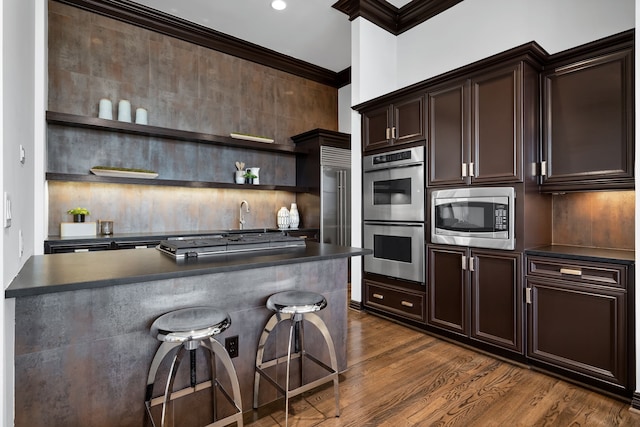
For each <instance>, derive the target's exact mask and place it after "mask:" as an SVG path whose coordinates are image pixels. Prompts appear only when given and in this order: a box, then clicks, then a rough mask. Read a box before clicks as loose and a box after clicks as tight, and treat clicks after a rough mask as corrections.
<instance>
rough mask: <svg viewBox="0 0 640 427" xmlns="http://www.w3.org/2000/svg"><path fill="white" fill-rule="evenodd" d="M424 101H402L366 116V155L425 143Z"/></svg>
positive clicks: (364, 125)
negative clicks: (383, 149)
mask: <svg viewBox="0 0 640 427" xmlns="http://www.w3.org/2000/svg"><path fill="white" fill-rule="evenodd" d="M424 122H425V117H424V97H423V96H421V95H420V96H417V97H411V98H408V99H402V100H398V101H396V102H394V103H393V104H391V105H385V106H383V107H378V108H374V109H372V110H370V111H363V113H362V127H363V135H362V136H363V139H362V141H363V147H362V149H363V151H370V150H377V149H380V148H385V147H389V146H392V145H397V144H406V143H410V142H417V141H422V140H424V139H425V130H424V129H425V125H424Z"/></svg>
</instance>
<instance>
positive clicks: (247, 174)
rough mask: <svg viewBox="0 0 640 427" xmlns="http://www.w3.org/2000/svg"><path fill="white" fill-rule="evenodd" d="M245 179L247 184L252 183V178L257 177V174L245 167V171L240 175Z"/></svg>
mask: <svg viewBox="0 0 640 427" xmlns="http://www.w3.org/2000/svg"><path fill="white" fill-rule="evenodd" d="M242 176H243V177H244V179H245V180H246V182H247V184H253V178H257V177H258V175H256V174H254V173H252V172H251V170H249V169H247V171H246V172H245V173H244V175H242Z"/></svg>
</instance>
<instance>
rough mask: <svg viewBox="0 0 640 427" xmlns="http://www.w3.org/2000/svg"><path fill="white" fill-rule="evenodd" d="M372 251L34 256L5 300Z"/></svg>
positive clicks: (319, 248)
mask: <svg viewBox="0 0 640 427" xmlns="http://www.w3.org/2000/svg"><path fill="white" fill-rule="evenodd" d="M370 253H371V251H370V250H369V249H360V248H351V247H344V246H336V245H329V244H324V243H315V242H306V247H301V248H293V249H277V250H269V251H266V252H263V253H261V254H246V253H245V254H232V255H211V256H206V257H201V258H199V259H198V258H196V259H186V260H175V259H173V258H171V257H169V256H167V255H165V254H163V253H161V252H160V251H158V250H156V249H153V248H150V249H137V250H121V251H98V252H83V253H64V254H51V255H35V256H32V257H31V258H29V260H28V261H27V262H26V264H25V265H24V266H23V267H22V269H21V270H20V272H19V273H18V275H17V276H16V278H15V279H14V280H13V281H12V282H11V284H10V285H9V287H8V288H7V289H6V290H5V298H17V297H27V296H32V295H40V294H46V293H54V292H64V291H76V290H81V289H92V288H100V287H105V286H114V285H123V284H130V283H138V282H148V281H153V280H166V279H172V278H176V277H186V276H197V275H202V274H210V273H221V272H228V271H239V270H245V269H249V268H260V267H270V266H275V265H284V264H296V263H301V262H311V261H321V260H327V259H336V258H347V257H352V256H360V255H367V254H370Z"/></svg>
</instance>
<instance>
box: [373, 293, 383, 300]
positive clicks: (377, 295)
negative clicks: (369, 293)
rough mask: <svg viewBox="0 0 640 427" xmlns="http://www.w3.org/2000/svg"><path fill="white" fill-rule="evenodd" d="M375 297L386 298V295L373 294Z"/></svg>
mask: <svg viewBox="0 0 640 427" xmlns="http://www.w3.org/2000/svg"><path fill="white" fill-rule="evenodd" d="M373 297H374V298H377V299H384V295H380V294H373Z"/></svg>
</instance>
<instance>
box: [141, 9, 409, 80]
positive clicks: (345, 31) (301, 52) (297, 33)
mask: <svg viewBox="0 0 640 427" xmlns="http://www.w3.org/2000/svg"><path fill="white" fill-rule="evenodd" d="M336 1H337V0H286V2H287V8H286V9H285V10H283V11H276V10H274V9H272V8H271V0H181V1H176V0H135V2H136V3H139V4H142V5H144V6H147V7H149V8H152V9H156V10H159V11H161V12H165V13H168V14H171V15H174V16H177V17H179V18H182V19H186V20H188V21H191V22H194V23H196V24H199V25H203V26H205V27H209V28H211V29H214V30H216V31H220V32H222V33H225V34H228V35H230V36H233V37H237V38H239V39H242V40H245V41H248V42H251V43H254V44H257V45H259V46H262V47H265V48H268V49H271V50H274V51H276V52H279V53H282V54H285V55H288V56H291V57H293V58H296V59H300V60H302V61H306V62H309V63H311V64H314V65H318V66H320V67H323V68H326V69H328V70H331V71H335V72H339V71H342V70H344V69H345V68H348V67H349V66H350V65H351V22H350V21H349V17H348V16H347V15H345V14H344V13H342V12H340V11H338V10H336V9H334V8H332V7H331V6H332V5H333V4H335V2H336ZM387 1H388V2H389V3H391V4H392V5H394V6H395V7H397V8H400V7H402V6H404V5H405V4H407V3H409V2H411V0H387Z"/></svg>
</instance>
